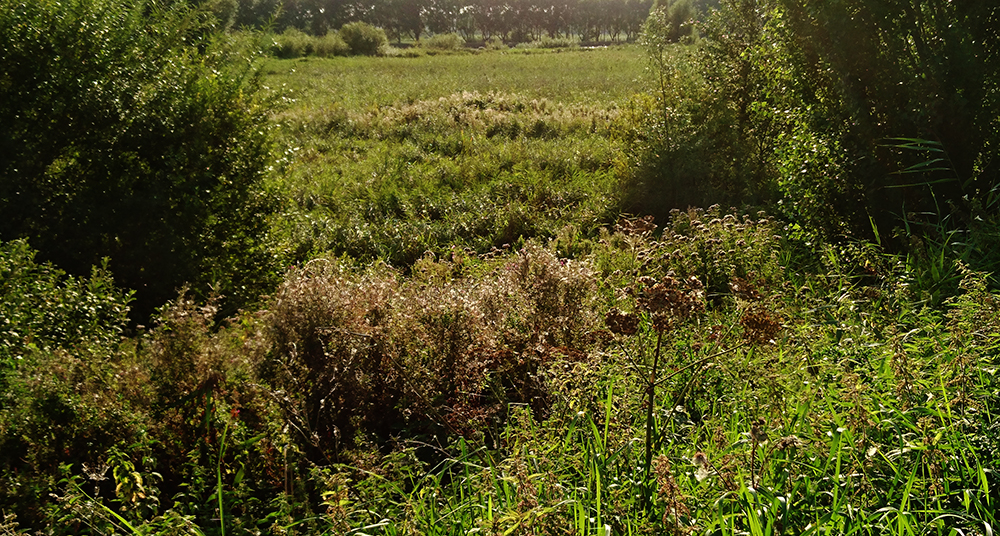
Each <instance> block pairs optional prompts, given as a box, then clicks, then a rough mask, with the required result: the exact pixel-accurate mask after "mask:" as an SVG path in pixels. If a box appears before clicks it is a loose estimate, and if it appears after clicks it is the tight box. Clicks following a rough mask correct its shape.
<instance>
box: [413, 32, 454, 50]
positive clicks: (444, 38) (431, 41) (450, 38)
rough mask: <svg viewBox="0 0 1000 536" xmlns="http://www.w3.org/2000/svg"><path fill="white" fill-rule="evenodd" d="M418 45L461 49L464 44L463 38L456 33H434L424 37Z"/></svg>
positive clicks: (434, 48) (440, 48) (432, 47)
mask: <svg viewBox="0 0 1000 536" xmlns="http://www.w3.org/2000/svg"><path fill="white" fill-rule="evenodd" d="M420 46H422V47H424V48H429V49H431V50H461V49H462V47H464V46H465V39H463V38H462V36H461V35H458V34H457V33H446V34H436V35H434V36H432V37H430V38H428V39H425V40H424V41H423V42H422V43H420Z"/></svg>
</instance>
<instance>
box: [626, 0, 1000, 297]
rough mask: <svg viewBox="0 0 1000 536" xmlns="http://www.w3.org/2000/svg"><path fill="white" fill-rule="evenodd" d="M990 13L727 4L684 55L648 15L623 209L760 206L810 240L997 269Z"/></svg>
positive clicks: (770, 0)
mask: <svg viewBox="0 0 1000 536" xmlns="http://www.w3.org/2000/svg"><path fill="white" fill-rule="evenodd" d="M998 17H1000V15H998V12H997V8H996V7H995V6H992V5H989V4H982V3H980V4H975V5H973V4H963V5H961V6H960V5H957V4H954V3H951V2H945V1H940V2H938V1H932V2H921V3H917V4H912V3H907V2H894V1H882V2H860V1H859V2H841V3H836V4H827V3H822V2H810V1H808V0H800V1H792V0H728V1H723V2H721V7H720V9H719V10H717V11H714V12H713V14H712V16H711V17H709V18H708V20H707V21H706V22H705V23H704V24H701V25H699V26H698V29H699V33H700V34H701V35H703V36H704V37H705V39H704V40H702V41H701V42H700V43H699V44H698V45H696V46H692V47H689V48H687V49H682V48H679V47H674V46H670V44H671V43H672V42H674V41H676V31H675V28H676V24H674V23H672V21H671V20H670V16H669V11H667V10H660V11H659V12H657V10H654V12H653V14H652V15H651V17H650V19H649V20H648V21H647V26H646V42H647V45H648V47H649V49H650V52H651V55H652V59H653V65H654V70H655V72H656V73H657V75H658V77H659V89H658V91H656V92H654V94H653V95H651V96H650V98H649V100H648V101H647V102H646V103H644V104H641V106H640V110H641V111H640V113H642V114H644V115H645V122H644V125H645V126H644V129H643V130H642V132H640V133H637V135H636V141H637V142H638V143H639V145H641V146H645V148H646V149H645V151H644V152H643V153H641V154H642V156H641V157H640V159H639V160H640V162H639V165H640V166H641V167H644V168H645V173H640V174H639V176H638V177H637V180H636V183H637V190H636V194H635V196H634V199H635V203H636V204H635V205H634V208H635V209H637V210H645V211H653V212H655V211H659V212H660V213H662V211H664V210H665V209H667V208H669V207H671V206H685V205H686V204H694V205H701V204H704V203H705V202H706V201H709V202H711V201H713V200H724V201H726V202H734V203H751V204H752V203H764V204H767V205H769V206H772V207H774V210H775V211H776V212H777V213H780V214H781V215H782V216H784V217H785V218H787V219H788V220H789V221H792V222H795V223H796V224H797V225H798V226H800V228H801V229H802V230H803V236H806V237H807V238H806V239H807V240H808V239H809V238H808V237H812V238H813V239H815V238H817V237H821V238H823V239H831V238H836V237H843V236H851V237H856V238H865V239H870V240H882V241H884V243H885V245H886V246H887V247H890V248H891V249H896V250H897V251H898V250H901V249H903V246H907V245H909V243H910V242H914V241H921V244H920V245H919V246H920V247H918V248H917V249H920V248H925V249H924V250H922V252H921V253H919V254H920V255H925V256H927V255H929V256H930V257H934V256H935V255H936V254H937V253H940V252H942V251H947V252H948V254H949V255H952V256H957V257H960V258H964V259H965V260H967V261H970V262H974V263H976V265H977V266H983V267H984V268H987V269H989V270H993V269H995V267H996V266H998V265H997V261H998V260H1000V259H998V258H997V257H996V256H995V255H994V254H993V253H990V252H992V251H995V249H996V248H995V244H996V243H997V238H998V236H997V233H996V231H995V229H996V226H997V220H996V217H995V215H994V212H995V210H994V208H995V207H996V206H997V201H998V194H997V184H998V183H997V173H998V167H997V163H996V161H995V158H994V156H995V147H996V143H997V139H996V138H997V132H998V129H997V124H996V117H998V112H1000V109H998V106H1000V101H998V98H997V95H998V94H1000V91H998V85H997V84H998V82H997V80H1000V78H998V76H997V75H998V74H1000V73H998V68H1000V55H998V50H1000V39H998V34H997V30H996V28H997V26H996V23H997V21H998ZM948 273H949V277H948V282H949V285H950V288H951V289H952V290H954V289H955V285H956V284H957V281H958V279H959V278H958V277H957V275H956V272H954V270H950V271H948Z"/></svg>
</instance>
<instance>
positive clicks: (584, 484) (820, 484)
mask: <svg viewBox="0 0 1000 536" xmlns="http://www.w3.org/2000/svg"><path fill="white" fill-rule="evenodd" d="M646 65H647V60H646V56H645V52H644V51H643V49H641V48H639V47H637V46H636V47H613V48H607V49H599V50H582V49H581V50H563V51H559V52H547V53H533V54H522V53H513V52H511V53H500V52H483V53H479V54H454V55H436V56H422V57H419V58H379V57H374V58H359V57H351V58H329V59H317V58H308V59H297V60H275V59H269V60H267V63H266V64H265V65H264V76H265V85H266V86H267V87H268V88H269V91H271V92H273V94H274V95H276V96H278V97H280V98H282V99H284V104H283V106H282V107H281V108H280V109H279V110H278V111H277V112H276V113H275V115H274V117H273V123H274V126H275V129H276V135H277V136H276V137H277V142H278V145H279V147H280V148H281V149H280V150H281V153H282V154H281V157H280V159H279V160H278V162H277V163H276V164H275V170H274V171H275V173H274V174H273V175H271V176H270V178H269V179H268V180H269V181H270V183H269V185H268V187H269V189H270V191H271V192H272V193H273V194H274V195H276V196H277V197H278V198H279V199H281V203H282V204H281V208H280V210H279V211H278V212H277V213H276V214H275V215H274V216H273V217H272V219H271V220H270V226H271V240H272V241H273V248H274V255H275V256H276V257H278V258H279V259H281V261H282V262H283V263H284V265H285V266H287V267H288V271H287V272H285V273H284V274H283V275H282V281H281V283H280V285H278V286H277V288H275V289H274V291H273V293H271V294H270V295H269V296H268V297H266V298H264V299H263V300H262V301H261V303H260V304H259V306H258V307H256V308H254V310H248V311H243V312H241V313H239V314H237V315H234V316H232V317H230V318H226V319H219V318H217V317H216V313H217V310H216V309H215V308H214V305H213V303H212V302H209V303H207V304H206V303H197V302H195V301H193V300H190V299H187V298H184V297H183V296H182V297H181V298H179V299H178V300H177V301H175V302H173V303H172V304H169V305H168V306H165V307H164V308H163V309H161V310H160V312H159V315H158V318H159V320H158V322H157V323H155V324H153V325H152V326H151V327H149V328H138V330H137V331H136V333H135V334H134V335H129V336H128V337H118V338H111V339H114V340H110V339H109V340H104V339H101V340H98V339H97V338H96V337H92V338H91V339H87V340H88V341H90V342H81V343H79V345H81V346H82V347H84V348H86V349H87V350H86V359H84V358H82V357H80V356H81V355H83V354H80V353H78V352H79V351H80V350H78V349H74V348H71V347H68V346H67V347H58V348H55V349H54V350H52V351H51V352H35V353H32V354H30V355H26V356H25V357H24V360H23V363H22V364H21V365H19V367H18V368H16V369H12V370H11V371H10V372H7V373H5V375H4V376H2V378H3V382H4V387H5V388H6V389H5V392H6V394H4V395H2V396H3V397H4V398H3V406H0V408H2V409H3V410H4V412H3V413H2V414H0V415H2V420H0V429H2V430H3V431H4V437H5V438H8V439H4V441H6V442H5V443H3V444H2V445H0V452H5V453H4V454H0V457H2V458H3V460H5V463H7V464H8V466H10V467H13V466H16V467H17V468H18V469H17V470H10V471H5V472H4V473H3V474H2V475H0V476H2V480H0V487H3V488H4V489H8V490H9V491H8V492H6V493H7V494H6V495H5V496H4V503H2V504H3V508H4V509H3V511H0V534H18V533H21V532H25V533H27V531H29V530H32V531H33V530H41V531H43V533H47V534H71V533H72V534H213V535H214V534H218V535H224V534H328V535H347V534H354V535H375V534H378V535H418V534H419V535H456V536H458V535H473V534H481V535H498V536H499V535H503V536H508V535H525V536H527V535H567V536H568V535H574V536H612V535H614V536H619V535H640V534H662V535H688V534H701V535H706V536H707V535H734V536H735V535H754V536H763V535H779V534H788V535H792V534H794V535H803V534H809V535H820V534H823V535H834V534H867V535H876V534H879V535H881V534H894V535H901V536H902V535H931V534H932V535H940V536H959V535H972V534H980V535H987V534H992V533H993V527H996V526H997V521H998V512H1000V492H998V490H1000V479H998V474H997V469H998V466H997V460H998V459H1000V415H998V411H1000V378H998V377H997V371H998V351H1000V342H998V341H1000V300H998V299H997V295H996V293H995V291H993V290H991V288H990V286H989V283H990V276H989V275H988V274H983V273H980V272H976V271H973V270H971V269H968V268H966V267H963V266H960V265H959V266H957V267H956V268H955V269H954V271H952V272H949V273H950V274H951V275H949V276H948V277H951V278H952V279H953V282H954V284H955V287H956V288H958V289H959V290H958V292H957V293H956V294H955V295H953V296H951V297H948V298H946V299H945V300H944V304H943V305H941V306H938V305H936V304H933V303H931V302H930V301H928V300H927V299H926V296H924V295H922V294H921V292H920V289H921V288H925V286H924V285H922V284H921V281H920V280H919V278H920V277H921V272H917V271H913V270H911V269H910V267H911V265H912V263H910V262H909V261H908V259H906V258H905V257H901V256H897V255H892V254H889V253H886V252H884V251H883V250H882V249H881V248H880V247H879V246H878V245H877V244H871V243H867V242H863V241H861V240H848V241H844V242H843V243H840V244H836V245H816V244H805V243H804V241H803V240H801V239H800V237H799V236H797V235H795V234H794V233H793V231H792V230H791V229H790V228H789V226H788V225H787V224H786V223H785V222H783V221H781V220H779V219H776V218H775V217H772V216H771V215H769V214H767V213H765V212H759V211H757V210H753V211H747V210H737V209H731V208H728V207H720V206H711V207H700V208H687V207H679V209H676V210H674V211H672V212H670V216H669V218H667V219H664V220H662V221H654V220H652V219H651V218H643V217H639V216H629V215H625V214H623V213H624V212H627V211H628V207H627V206H623V199H624V198H623V196H622V192H623V191H624V190H625V188H626V186H627V184H628V181H629V180H630V177H631V176H632V175H631V170H632V166H633V165H634V158H633V156H634V155H633V154H632V146H631V145H630V144H629V140H631V139H634V137H635V132H634V130H635V129H636V128H637V125H639V124H640V123H641V121H642V120H643V117H644V114H645V111H644V110H646V108H644V106H645V105H642V104H640V103H641V102H648V99H647V100H645V101H644V100H643V99H642V98H641V97H637V95H642V94H649V93H650V92H651V91H652V89H651V87H652V84H653V81H652V80H650V79H649V75H648V74H647V73H646V71H645V68H646ZM4 251H5V253H4V255H6V256H0V260H4V261H5V259H8V258H14V255H25V253H23V252H21V253H19V252H16V251H15V252H8V251H7V250H4ZM5 262H6V261H5ZM931 262H933V260H932V261H931ZM0 266H3V265H2V264H0ZM32 269H33V270H35V271H33V272H30V273H31V274H35V275H34V276H32V277H42V275H44V274H47V273H48V272H47V271H46V270H47V269H43V268H37V269H35V268H32ZM26 273H28V272H26ZM39 274H42V275H39ZM98 275H100V274H98V273H97V272H95V275H94V276H93V279H92V280H91V284H90V287H89V288H91V289H93V288H97V287H98V285H97V282H100V281H104V280H103V279H99V278H98ZM26 277H27V276H26ZM46 277H48V276H46ZM72 283H73V285H75V286H71V287H67V289H68V290H66V292H67V295H72V296H79V295H86V293H85V290H83V289H85V288H88V287H87V284H86V281H85V280H83V279H81V280H73V281H72ZM60 299H66V300H69V298H60ZM74 299H75V298H74ZM74 303H75V302H74ZM29 305H30V304H29ZM29 305H25V308H26V309H27V308H28V307H29ZM87 307H88V305H87V303H83V304H82V305H80V310H81V311H86V310H87V309H86V308H87ZM73 310H74V311H76V309H73ZM81 314H83V313H81ZM88 318H89V317H88ZM116 336H117V335H116ZM81 340H83V339H81ZM95 341H96V342H95ZM38 344H39V345H41V344H42V343H41V342H39V343H38ZM18 359H20V357H19V358H18ZM39 371H46V373H45V374H41V373H40V372H39ZM52 423H55V424H52ZM53 437H56V438H57V439H58V441H57V440H53V439H52V438H53ZM9 438H13V439H9ZM39 468H42V469H39ZM45 468H48V469H45ZM40 497H48V498H47V499H44V500H42V499H40Z"/></svg>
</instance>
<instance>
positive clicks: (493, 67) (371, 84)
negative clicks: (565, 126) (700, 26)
mask: <svg viewBox="0 0 1000 536" xmlns="http://www.w3.org/2000/svg"><path fill="white" fill-rule="evenodd" d="M645 68H646V56H645V52H644V51H643V49H642V48H640V47H638V46H623V47H614V48H605V49H595V50H588V49H575V50H565V51H563V50H561V51H559V52H545V53H537V54H524V53H517V52H506V53H501V52H488V53H481V54H468V55H442V56H424V57H419V58H367V57H337V58H306V59H293V60H270V61H269V62H268V63H267V64H266V65H265V68H264V71H265V73H266V75H267V84H268V85H269V86H271V87H272V88H275V89H284V90H289V91H290V93H288V96H289V97H290V98H292V99H295V104H294V106H297V107H298V106H301V107H307V108H318V107H324V106H330V105H339V106H343V107H345V108H348V109H366V108H368V107H372V106H376V107H377V106H391V105H394V104H399V103H409V102H414V101H419V100H428V99H437V98H439V97H447V96H448V95H451V94H454V93H461V92H463V91H465V92H480V93H489V92H497V93H517V94H523V95H525V96H527V97H529V98H545V99H549V100H552V101H556V102H562V103H593V104H604V105H607V104H610V103H622V102H624V101H625V100H627V99H628V98H630V97H631V96H632V95H634V94H636V93H641V92H643V91H644V89H645V86H644V83H643V82H642V79H643V77H644V76H646V74H645Z"/></svg>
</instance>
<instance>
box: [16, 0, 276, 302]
mask: <svg viewBox="0 0 1000 536" xmlns="http://www.w3.org/2000/svg"><path fill="white" fill-rule="evenodd" d="M210 24H211V17H210V16H208V15H206V14H205V13H203V12H199V11H195V10H192V9H191V8H189V7H187V4H186V3H183V2H174V3H169V4H167V5H164V6H160V5H152V4H150V3H147V2H140V1H131V0H108V1H100V2H98V1H95V0H69V1H67V2H61V3H59V2H49V1H44V2H20V1H15V0H0V51H2V52H0V62H2V63H3V65H4V69H3V71H2V73H0V176H2V177H3V180H2V181H0V213H2V214H3V215H4V216H3V218H2V219H0V239H3V240H12V239H16V238H21V237H27V238H30V240H31V243H32V245H33V246H34V247H36V248H38V250H39V252H40V257H41V258H43V259H45V260H51V261H53V262H55V263H56V264H57V265H58V266H60V267H61V268H63V269H65V270H67V271H69V272H71V273H76V274H84V273H88V272H89V271H90V269H91V266H94V265H97V264H100V262H101V259H103V258H105V257H107V258H110V261H109V263H108V266H109V268H110V269H111V270H112V272H113V273H114V274H115V278H116V281H117V282H118V284H119V285H121V286H124V287H127V288H132V289H135V290H136V291H137V292H136V302H135V312H136V318H142V317H143V316H144V315H147V314H148V313H149V312H151V311H152V310H153V308H155V307H156V306H158V305H160V304H162V303H164V302H166V301H167V300H168V299H170V298H172V297H174V296H176V289H178V288H179V287H181V286H182V285H184V284H185V283H190V285H191V288H192V290H193V291H194V292H195V293H196V294H197V295H199V296H204V295H207V294H208V293H210V292H212V291H215V292H221V293H222V294H225V295H227V296H228V298H230V301H229V304H230V306H236V305H239V304H241V303H245V302H246V300H248V299H251V298H252V297H253V296H254V295H255V294H256V293H257V292H260V291H261V289H262V288H265V287H266V286H267V284H268V281H269V277H271V275H270V274H271V271H270V266H271V262H272V261H271V258H270V256H269V254H268V253H267V252H266V250H265V246H264V244H265V243H266V240H265V239H264V236H265V223H266V218H267V215H268V213H269V212H271V210H272V206H273V205H272V201H271V199H272V197H271V196H270V195H269V194H268V193H267V192H265V191H264V189H263V187H262V181H263V178H264V175H265V173H266V172H267V169H268V166H269V165H270V164H271V158H272V156H271V151H270V141H269V136H270V135H269V127H268V117H269V113H270V111H271V106H270V105H269V103H268V101H267V100H266V99H265V97H263V95H262V93H261V92H260V91H259V89H260V85H259V79H258V76H257V73H256V70H255V68H254V67H253V64H252V63H251V62H250V61H248V59H249V52H248V51H243V50H242V49H240V48H238V47H236V46H234V43H233V42H231V41H228V40H226V39H225V38H223V37H221V36H215V35H214V34H213V33H212V31H211V26H210Z"/></svg>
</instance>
